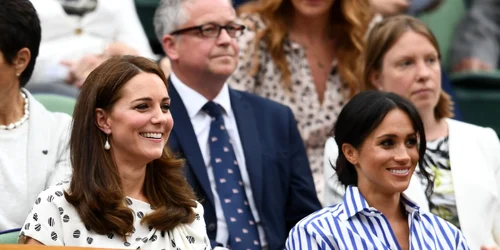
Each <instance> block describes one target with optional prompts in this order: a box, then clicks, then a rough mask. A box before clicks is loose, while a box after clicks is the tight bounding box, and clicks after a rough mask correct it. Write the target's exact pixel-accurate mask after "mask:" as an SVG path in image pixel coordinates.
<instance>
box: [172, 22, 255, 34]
mask: <svg viewBox="0 0 500 250" xmlns="http://www.w3.org/2000/svg"><path fill="white" fill-rule="evenodd" d="M223 29H224V30H226V32H227V34H228V35H229V36H230V37H232V38H235V37H239V36H241V35H242V34H243V31H244V30H245V29H246V27H245V25H241V24H237V23H230V24H226V25H219V24H216V23H206V24H202V25H198V26H193V27H189V28H185V29H180V30H176V31H174V32H172V33H170V35H180V34H183V33H186V32H189V31H192V30H197V31H199V32H200V34H201V35H202V36H203V37H210V38H214V37H219V36H220V33H221V31H222V30H223Z"/></svg>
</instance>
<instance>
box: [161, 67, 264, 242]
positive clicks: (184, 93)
mask: <svg viewBox="0 0 500 250" xmlns="http://www.w3.org/2000/svg"><path fill="white" fill-rule="evenodd" d="M170 80H171V81H172V84H173V85H174V87H175V89H176V90H177V92H178V93H179V96H180V97H181V99H182V102H183V103H184V105H185V107H186V110H187V113H188V115H189V118H190V119H191V124H193V129H194V133H195V134H196V138H197V139H198V145H199V146H200V151H201V154H202V156H203V160H204V161H205V166H207V173H208V179H209V181H210V187H211V189H212V193H213V195H214V203H215V213H216V216H217V234H216V237H215V241H217V242H218V243H221V244H224V246H225V245H227V241H228V239H229V231H228V228H227V223H226V219H225V218H224V212H223V210H222V205H221V203H220V199H219V195H218V194H217V189H216V187H217V186H216V182H215V178H214V173H213V169H212V165H211V164H210V145H209V144H208V135H209V132H210V124H211V122H212V119H211V117H210V116H209V115H208V114H207V113H205V112H203V111H202V110H201V108H202V107H203V106H204V105H205V104H206V103H207V102H208V101H209V100H208V99H207V98H205V97H204V96H202V95H201V94H200V93H198V92H196V91H195V90H193V89H191V88H190V87H188V86H187V85H185V84H184V83H182V82H181V81H180V80H179V78H177V76H176V75H175V74H174V73H173V72H172V73H171V74H170ZM212 101H213V102H215V103H216V104H219V105H220V106H222V109H223V110H222V117H223V118H224V124H225V126H226V130H227V132H228V133H229V138H230V139H231V141H232V142H233V143H232V145H233V150H234V153H235V155H236V160H237V161H238V163H239V164H238V166H239V167H240V173H241V179H242V181H243V184H244V187H245V193H246V195H247V199H248V203H249V205H250V209H251V210H252V215H253V217H254V219H255V221H256V223H257V229H258V231H259V236H260V242H261V245H262V246H263V247H265V246H267V241H266V237H265V235H264V229H263V228H262V224H261V221H260V217H259V212H258V211H257V208H256V206H255V201H254V198H253V195H252V188H251V184H250V178H249V176H248V172H247V167H246V161H245V154H244V152H243V146H242V145H241V139H240V134H239V132H238V126H237V124H236V118H235V116H234V113H233V109H232V107H231V100H230V97H229V88H228V86H227V84H224V87H222V90H221V91H220V92H219V94H218V95H217V96H216V97H215V98H214V99H213V100H212ZM172 105H176V104H175V103H172ZM174 121H175V120H174Z"/></svg>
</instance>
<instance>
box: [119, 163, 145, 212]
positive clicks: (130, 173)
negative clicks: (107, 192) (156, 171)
mask: <svg viewBox="0 0 500 250" xmlns="http://www.w3.org/2000/svg"><path fill="white" fill-rule="evenodd" d="M115 162H116V165H117V168H118V172H119V174H120V180H121V183H122V188H123V194H124V195H125V196H128V197H131V198H134V199H137V200H142V201H145V202H147V200H146V197H145V196H144V192H143V187H144V180H145V178H146V167H147V165H146V164H142V163H133V162H130V161H125V160H119V159H115Z"/></svg>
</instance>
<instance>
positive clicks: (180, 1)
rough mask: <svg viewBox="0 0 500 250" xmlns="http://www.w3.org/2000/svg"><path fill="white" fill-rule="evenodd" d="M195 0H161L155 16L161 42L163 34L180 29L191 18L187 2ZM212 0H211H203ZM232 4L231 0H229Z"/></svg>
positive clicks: (156, 29)
mask: <svg viewBox="0 0 500 250" xmlns="http://www.w3.org/2000/svg"><path fill="white" fill-rule="evenodd" d="M193 1H195V0H161V1H160V4H159V5H158V8H156V12H155V16H154V26H155V33H156V38H157V39H158V41H160V43H161V42H162V39H163V36H164V35H166V34H170V33H172V32H174V31H176V30H177V29H179V28H180V27H181V26H182V25H183V24H184V23H185V22H187V21H188V20H189V13H188V11H187V10H186V3H188V2H193ZM203 1H210V0H203ZM228 2H229V3H230V4H232V1H231V0H228Z"/></svg>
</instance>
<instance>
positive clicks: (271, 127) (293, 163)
mask: <svg viewBox="0 0 500 250" xmlns="http://www.w3.org/2000/svg"><path fill="white" fill-rule="evenodd" d="M179 2H180V3H179ZM235 20H236V14H235V12H234V9H233V8H232V6H231V3H230V1H228V0H210V1H206V0H194V1H182V0H181V1H178V2H177V3H176V2H175V1H162V2H161V4H160V6H159V7H158V9H157V11H156V14H155V26H156V31H157V36H158V38H159V39H160V40H161V41H162V45H163V48H164V50H165V52H166V54H167V56H168V57H169V58H170V61H171V65H172V66H171V67H172V74H171V76H170V79H169V88H168V90H169V95H170V98H171V109H170V111H171V112H172V116H173V118H174V122H175V126H174V128H173V133H172V134H171V135H170V139H169V145H170V147H171V148H172V150H173V151H174V152H176V153H178V154H179V155H180V156H181V157H183V158H185V159H186V169H185V170H186V177H187V179H188V181H189V183H190V184H191V185H192V187H193V189H194V190H195V192H196V194H197V195H198V197H199V198H200V200H201V201H202V204H203V207H204V209H205V213H204V217H205V221H206V224H207V232H208V236H209V238H210V240H211V243H212V246H213V247H216V246H220V247H227V246H228V243H229V244H231V240H232V239H233V238H231V235H233V234H235V233H238V232H232V231H231V232H230V230H228V221H226V219H228V216H227V215H225V214H224V211H223V209H222V208H221V207H222V205H221V201H220V200H221V199H219V195H218V192H217V188H218V185H219V182H216V181H215V180H214V179H215V178H214V168H212V165H216V164H214V163H213V162H211V159H210V152H209V151H210V150H209V148H210V146H209V141H208V138H209V131H210V129H211V127H210V126H211V125H210V124H211V122H212V121H215V118H211V117H210V116H209V115H208V114H207V113H205V112H204V111H203V109H202V107H203V106H204V105H205V104H206V103H207V102H209V101H213V102H215V103H216V104H218V105H220V107H221V110H222V113H223V118H224V123H225V124H224V126H225V130H227V134H228V135H229V138H230V141H231V145H232V148H233V149H234V155H235V158H236V159H237V162H238V163H239V171H240V172H241V181H242V182H240V183H241V184H240V185H241V186H243V187H244V189H245V193H246V198H247V200H248V203H249V207H250V208H251V213H252V214H253V217H254V219H255V221H256V225H257V229H258V236H259V238H260V243H261V246H262V248H260V247H259V248H256V249H273V250H274V249H283V248H284V243H285V240H286V238H287V236H288V232H289V230H290V229H291V228H292V227H293V226H294V225H295V224H296V223H297V222H298V221H299V220H301V219H302V218H303V217H305V216H306V215H308V214H310V213H312V212H314V211H316V210H319V209H320V208H321V205H320V203H319V201H318V199H317V196H316V192H315V188H314V183H313V179H312V174H311V170H310V168H309V163H308V160H307V156H306V152H305V149H304V145H303V142H302V139H301V137H300V134H299V132H298V129H297V124H296V122H295V119H294V116H293V114H292V111H291V110H290V109H289V108H288V107H286V106H283V105H281V104H278V103H275V102H273V101H270V100H267V99H264V98H261V97H258V96H256V95H253V94H250V93H246V92H240V91H236V90H232V89H230V88H229V87H228V86H227V84H226V83H225V81H226V80H227V78H228V77H229V76H230V75H231V74H232V72H233V71H234V70H235V69H236V66H237V64H238V46H237V43H236V37H237V36H238V35H241V32H243V31H242V27H243V26H241V25H239V24H237V23H235ZM212 119H213V120H212ZM212 138H213V137H211V139H212ZM214 159H215V158H214ZM219 188H220V187H219ZM219 191H220V190H219ZM233 242H234V241H233ZM233 248H234V247H233Z"/></svg>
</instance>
